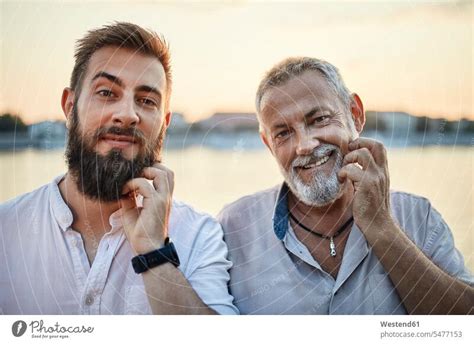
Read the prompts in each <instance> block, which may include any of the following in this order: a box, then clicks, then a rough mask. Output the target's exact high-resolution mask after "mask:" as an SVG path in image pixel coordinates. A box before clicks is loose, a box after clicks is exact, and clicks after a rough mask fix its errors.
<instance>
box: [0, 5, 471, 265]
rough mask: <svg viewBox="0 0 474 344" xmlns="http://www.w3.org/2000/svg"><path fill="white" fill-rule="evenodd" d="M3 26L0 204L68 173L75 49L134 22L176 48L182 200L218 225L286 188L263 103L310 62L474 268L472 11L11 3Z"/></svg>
mask: <svg viewBox="0 0 474 344" xmlns="http://www.w3.org/2000/svg"><path fill="white" fill-rule="evenodd" d="M0 20H1V21H0V28H1V31H0V49H1V55H0V202H3V201H6V200H7V199H10V198H13V197H16V196H18V195H20V194H22V193H25V192H28V191H31V190H33V189H35V188H37V187H39V186H41V185H43V184H45V183H48V182H50V181H51V179H52V178H54V177H55V176H57V175H59V174H60V173H63V172H64V171H65V169H66V167H65V163H64V156H63V152H64V142H65V138H66V128H65V125H64V121H63V115H62V111H61V107H60V97H61V92H62V89H63V88H64V87H65V86H67V85H68V84H69V77H70V73H71V71H72V67H73V62H74V61H73V52H74V42H75V40H76V39H78V38H80V37H81V36H83V35H84V33H85V32H86V31H87V30H88V29H91V28H95V27H99V26H101V25H103V24H106V23H111V22H113V21H115V20H118V21H131V22H134V23H137V24H140V25H142V26H144V27H147V28H150V29H153V30H155V31H158V32H161V33H162V34H164V36H165V37H166V38H167V40H168V41H169V43H170V45H171V52H172V58H173V72H174V85H173V87H174V90H173V95H172V108H173V112H174V116H173V121H172V125H171V127H170V129H169V131H168V136H167V139H166V147H165V153H164V162H165V164H166V165H168V166H169V167H170V168H171V169H173V170H174V171H175V174H176V187H175V197H176V198H179V199H181V200H183V201H185V202H187V203H189V204H191V205H193V206H194V207H195V208H197V209H199V210H202V211H204V212H207V213H210V214H212V215H216V214H217V212H218V211H219V210H220V209H221V208H222V207H223V205H225V204H227V203H229V202H232V201H234V200H236V199H237V198H239V197H241V196H243V195H246V194H249V193H253V192H255V191H257V190H262V189H265V188H267V187H271V186H273V185H275V184H277V183H280V182H281V181H282V178H281V176H280V173H279V170H278V168H277V165H276V163H275V162H274V160H273V158H272V156H271V155H270V153H269V152H268V151H267V150H266V148H264V146H263V145H262V143H261V142H260V139H259V137H258V124H257V121H256V118H255V114H254V107H253V102H254V94H255V91H256V88H257V86H258V83H259V81H260V79H261V77H262V75H263V74H264V72H265V71H266V70H268V69H269V68H271V66H272V65H273V64H275V63H276V62H278V61H280V60H282V59H283V58H285V57H288V56H291V55H306V56H315V57H318V58H322V59H325V60H328V61H330V62H331V63H333V64H334V65H335V66H337V67H338V68H339V69H340V72H341V74H342V75H343V77H344V79H345V81H346V84H347V86H348V87H349V89H350V90H352V91H354V92H357V93H358V94H359V95H360V97H361V98H362V101H363V102H364V105H365V109H366V110H367V113H366V115H367V125H366V128H365V131H364V135H365V136H367V137H374V138H377V139H379V140H381V141H383V142H384V144H385V145H386V146H387V148H388V154H389V167H390V173H391V174H390V177H391V186H392V188H393V189H397V190H402V191H407V192H411V193H415V194H418V195H421V196H424V197H427V198H429V199H430V201H431V202H432V204H433V205H434V206H435V208H437V209H438V210H439V211H440V212H441V214H442V215H443V217H444V218H445V220H446V221H447V223H448V224H449V225H450V227H451V229H452V231H453V233H454V236H455V241H456V245H457V247H458V248H459V249H460V250H461V251H462V253H463V254H464V257H465V259H466V260H467V264H468V266H469V267H470V269H471V271H473V270H474V269H473V267H474V256H473V251H474V250H473V247H474V243H473V214H474V211H473V210H474V209H473V187H472V186H473V185H472V183H473V170H472V157H473V153H474V149H473V145H474V122H473V120H474V111H473V109H474V105H473V102H474V100H473V80H474V75H473V68H472V63H473V44H474V41H473V22H474V17H473V5H472V2H471V1H430V2H424V1H414V0H410V1H392V2H383V1H373V2H371V1H364V2H360V1H337V2H334V1H317V2H301V3H298V2H296V3H295V2H273V1H264V2H258V3H255V2H249V1H227V2H212V1H209V2H204V3H196V2H182V1H177V2H151V1H147V2H136V1H133V2H132V1H121V2H120V3H116V2H111V1H102V2H98V1H94V2H88V1H81V2H76V1H66V2H45V1H37V2H31V1H30V2H10V1H2V2H1V3H0Z"/></svg>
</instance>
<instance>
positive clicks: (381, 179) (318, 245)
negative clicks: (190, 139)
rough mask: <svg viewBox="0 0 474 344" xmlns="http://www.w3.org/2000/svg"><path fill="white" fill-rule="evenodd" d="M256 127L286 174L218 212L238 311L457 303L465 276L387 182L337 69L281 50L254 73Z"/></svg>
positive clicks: (453, 307)
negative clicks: (280, 56) (283, 55)
mask: <svg viewBox="0 0 474 344" xmlns="http://www.w3.org/2000/svg"><path fill="white" fill-rule="evenodd" d="M256 105H257V114H258V119H259V123H260V128H261V130H260V131H261V137H262V139H263V141H264V143H265V144H266V146H267V147H268V149H269V151H270V152H271V154H272V155H273V156H274V157H275V159H276V161H277V163H278V165H279V167H280V169H281V172H282V174H283V176H284V179H285V183H283V184H282V185H281V186H277V187H274V188H272V189H270V190H266V191H263V192H259V193H256V194H254V195H251V196H247V197H244V198H242V199H240V200H238V201H236V202H234V203H233V204H231V205H229V206H227V207H225V208H224V209H223V210H222V212H221V213H220V215H219V220H220V222H221V224H222V226H223V229H224V238H225V240H226V242H227V245H228V247H229V254H230V259H231V261H232V262H233V264H234V265H233V266H234V267H233V268H232V269H231V284H230V289H231V293H232V295H233V296H234V298H235V302H236V305H237V307H238V308H239V310H240V311H241V313H244V314H249V313H251V314H256V313H260V314H262V313H263V314H282V313H285V314H405V313H412V314H415V313H418V314H448V313H458V314H468V313H472V312H473V306H474V292H473V288H472V284H473V282H474V280H473V277H472V275H471V274H470V273H469V272H468V270H467V269H466V267H465V266H464V261H463V258H462V256H461V254H460V253H459V252H458V251H457V250H456V248H455V247H454V242H453V237H452V235H451V232H450V230H449V228H448V226H447V225H446V223H445V222H444V221H443V219H442V218H441V216H440V214H439V213H438V212H437V211H436V210H435V209H433V207H432V206H431V205H430V203H429V202H428V200H426V199H424V198H421V197H417V196H413V195H410V194H407V193H401V192H390V191H389V176H388V167H387V155H386V151H385V148H384V147H383V145H382V144H381V143H379V142H376V141H374V140H369V139H364V138H359V133H360V132H361V131H362V129H363V126H364V123H365V115H364V109H363V106H362V102H361V100H360V98H359V97H358V96H357V95H356V94H350V92H349V91H348V89H347V88H346V86H345V85H344V82H343V81H342V78H341V77H340V75H339V72H338V70H337V69H336V68H335V67H334V66H332V65H331V64H329V63H328V62H325V61H321V60H318V59H315V58H290V59H287V60H285V61H283V62H281V63H280V64H278V65H276V66H274V67H273V68H272V69H271V70H270V71H269V72H268V73H267V75H266V76H265V78H264V79H263V81H262V82H261V83H260V87H259V89H258V92H257V99H256Z"/></svg>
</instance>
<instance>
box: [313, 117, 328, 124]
mask: <svg viewBox="0 0 474 344" xmlns="http://www.w3.org/2000/svg"><path fill="white" fill-rule="evenodd" d="M328 118H329V116H328V115H322V116H318V117H316V118H315V120H314V121H315V122H316V123H322V122H324V121H326V120H327V119H328Z"/></svg>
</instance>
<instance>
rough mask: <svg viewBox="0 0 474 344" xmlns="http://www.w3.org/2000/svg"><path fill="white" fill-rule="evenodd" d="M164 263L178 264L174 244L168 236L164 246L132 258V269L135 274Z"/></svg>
mask: <svg viewBox="0 0 474 344" xmlns="http://www.w3.org/2000/svg"><path fill="white" fill-rule="evenodd" d="M165 263H171V264H173V265H174V266H176V267H178V266H179V257H178V253H177V252H176V248H175V246H174V244H173V243H172V242H170V241H169V239H168V238H166V240H165V246H163V247H162V248H160V249H157V250H154V251H151V252H148V253H145V254H140V255H138V256H135V257H133V258H132V266H133V270H135V272H136V273H137V274H141V273H143V272H145V271H147V270H149V269H151V268H154V267H156V266H159V265H162V264H165Z"/></svg>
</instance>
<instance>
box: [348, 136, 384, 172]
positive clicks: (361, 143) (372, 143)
mask: <svg viewBox="0 0 474 344" xmlns="http://www.w3.org/2000/svg"><path fill="white" fill-rule="evenodd" d="M361 148H367V149H368V150H369V151H370V153H371V154H372V156H373V157H374V161H375V163H376V164H377V165H379V166H383V165H384V164H385V163H386V162H387V150H386V149H385V147H384V145H383V144H382V143H381V142H380V141H377V140H374V139H368V138H365V137H359V138H357V139H355V140H354V141H352V142H350V143H349V150H351V151H354V150H357V149H361Z"/></svg>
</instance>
